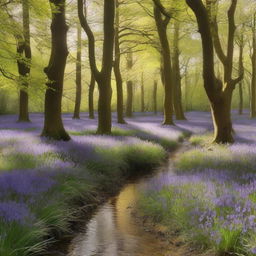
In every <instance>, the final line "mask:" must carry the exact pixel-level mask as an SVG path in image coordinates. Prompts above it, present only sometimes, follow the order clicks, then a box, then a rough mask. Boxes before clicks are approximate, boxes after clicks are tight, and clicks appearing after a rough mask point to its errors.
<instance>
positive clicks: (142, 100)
mask: <svg viewBox="0 0 256 256" xmlns="http://www.w3.org/2000/svg"><path fill="white" fill-rule="evenodd" d="M144 94H145V93H144V73H143V72H142V74H141V94H140V96H141V98H140V101H141V112H142V113H144V112H145V95H144Z"/></svg>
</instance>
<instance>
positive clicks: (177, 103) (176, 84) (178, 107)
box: [172, 20, 186, 120]
mask: <svg viewBox="0 0 256 256" xmlns="http://www.w3.org/2000/svg"><path fill="white" fill-rule="evenodd" d="M179 32H180V24H179V21H177V20H175V21H174V36H173V55H172V59H173V60H172V64H173V65H172V66H173V70H172V74H173V89H174V92H173V106H174V112H175V116H176V119H177V120H186V117H185V115H184V111H183V106H182V92H181V75H180V60H179V57H180V50H179V40H180V38H179V37H180V33H179Z"/></svg>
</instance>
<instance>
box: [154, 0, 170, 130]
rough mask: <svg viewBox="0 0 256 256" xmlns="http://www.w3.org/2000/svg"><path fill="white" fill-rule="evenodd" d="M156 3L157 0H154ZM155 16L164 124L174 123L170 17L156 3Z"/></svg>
mask: <svg viewBox="0 0 256 256" xmlns="http://www.w3.org/2000/svg"><path fill="white" fill-rule="evenodd" d="M154 3H155V1H154ZM154 18H155V23H156V27H157V32H158V36H159V40H160V45H161V57H162V60H163V64H162V67H163V70H162V76H163V81H164V92H165V94H164V121H163V124H164V125H173V117H172V116H173V85H172V67H171V53H170V46H169V41H168V36H167V26H168V24H169V22H170V17H168V16H165V18H163V17H162V13H161V10H160V8H159V6H157V5H156V3H155V4H154Z"/></svg>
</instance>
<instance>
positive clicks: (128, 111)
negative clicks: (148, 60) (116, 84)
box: [126, 80, 133, 117]
mask: <svg viewBox="0 0 256 256" xmlns="http://www.w3.org/2000/svg"><path fill="white" fill-rule="evenodd" d="M126 86H127V102H126V116H127V117H132V115H133V113H132V112H133V109H132V103H133V82H132V81H131V80H129V81H127V83H126Z"/></svg>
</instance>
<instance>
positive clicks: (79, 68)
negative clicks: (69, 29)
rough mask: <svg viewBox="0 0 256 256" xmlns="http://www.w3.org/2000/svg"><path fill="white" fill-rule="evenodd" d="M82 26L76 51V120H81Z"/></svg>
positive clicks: (78, 30) (78, 32)
mask: <svg viewBox="0 0 256 256" xmlns="http://www.w3.org/2000/svg"><path fill="white" fill-rule="evenodd" d="M81 32H82V31H81V25H80V23H79V24H77V50H76V99H75V109H74V115H73V118H74V119H80V107H81V96H82V57H81V56H82V54H81V53H82V33H81Z"/></svg>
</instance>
